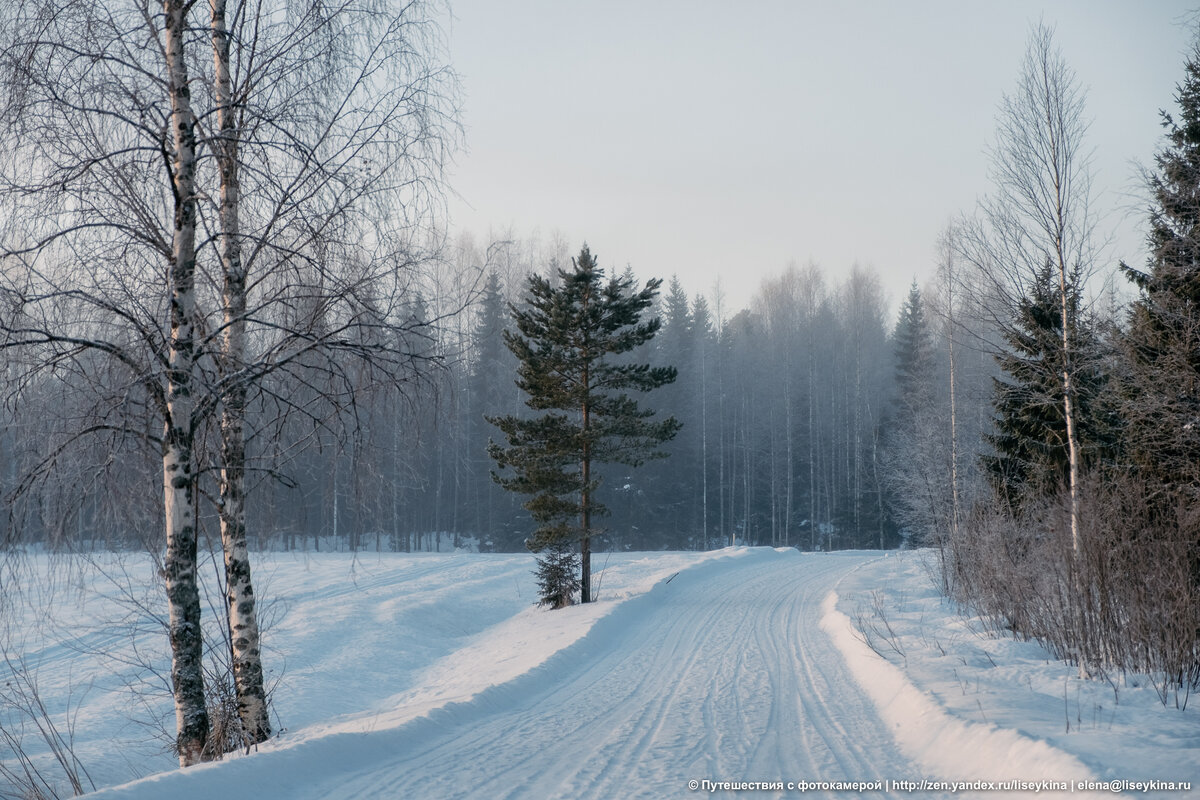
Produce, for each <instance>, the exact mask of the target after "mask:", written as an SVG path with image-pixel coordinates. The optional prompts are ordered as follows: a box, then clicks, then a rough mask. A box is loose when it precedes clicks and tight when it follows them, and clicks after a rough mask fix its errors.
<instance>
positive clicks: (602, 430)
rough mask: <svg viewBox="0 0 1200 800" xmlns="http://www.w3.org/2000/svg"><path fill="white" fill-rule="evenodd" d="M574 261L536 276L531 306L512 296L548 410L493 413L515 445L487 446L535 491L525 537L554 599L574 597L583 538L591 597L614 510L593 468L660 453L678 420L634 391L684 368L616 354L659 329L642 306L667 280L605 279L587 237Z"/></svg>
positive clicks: (521, 340) (523, 487)
mask: <svg viewBox="0 0 1200 800" xmlns="http://www.w3.org/2000/svg"><path fill="white" fill-rule="evenodd" d="M572 264H573V269H570V270H565V269H559V270H558V271H557V278H558V280H557V282H551V281H550V280H548V279H546V278H543V277H541V276H538V275H531V276H530V277H529V281H528V286H527V290H528V292H527V296H526V298H525V307H524V308H517V307H516V306H510V309H511V312H512V317H513V322H514V324H515V325H516V331H515V332H514V331H511V330H506V331H505V332H504V342H505V344H506V345H507V346H508V348H509V350H511V351H512V353H513V355H515V356H516V358H517V361H518V367H517V376H518V377H517V386H518V387H520V389H521V390H522V391H523V392H524V393H525V394H526V395H527V396H528V398H527V400H526V404H527V405H528V406H529V407H530V408H531V409H533V410H534V411H538V412H545V413H542V414H541V415H540V416H533V417H529V418H522V417H517V416H514V415H509V416H498V417H489V421H490V422H491V423H492V424H493V425H495V426H496V427H498V428H499V429H500V430H501V431H502V432H503V433H504V435H505V437H506V438H507V440H508V446H507V447H502V446H500V445H499V444H496V443H495V442H491V443H489V445H488V452H489V453H490V454H491V456H492V458H494V459H495V460H496V464H497V468H498V470H499V472H497V473H494V476H495V478H496V480H497V481H498V482H499V483H500V485H501V486H503V487H504V488H506V489H508V490H510V491H513V492H517V493H520V494H526V495H531V498H530V499H529V500H528V501H527V502H526V503H525V508H526V509H528V511H529V512H530V515H531V516H532V517H533V519H534V521H535V522H536V523H537V524H538V527H537V529H536V530H535V531H534V532H533V535H532V536H530V538H529V539H528V540H527V541H526V545H527V546H528V547H529V549H530V550H532V551H534V552H536V553H540V554H541V556H540V557H539V560H538V564H539V567H538V574H539V580H540V582H541V587H542V603H543V604H548V605H551V606H552V607H555V608H559V607H562V606H563V605H566V604H568V603H569V602H570V601H571V593H572V592H573V588H572V586H573V584H572V583H571V581H570V580H568V579H567V575H568V573H569V574H570V575H571V576H573V575H574V564H573V562H572V560H571V558H569V556H570V555H573V554H570V553H569V550H568V548H569V547H570V544H571V543H572V542H573V541H578V542H579V546H580V551H579V565H580V569H581V574H580V578H579V590H580V599H581V600H582V602H585V603H587V602H590V601H591V600H592V592H591V539H592V536H593V535H595V534H596V529H595V528H594V527H593V520H594V519H595V518H597V517H600V516H602V515H604V514H605V513H606V512H607V509H606V508H605V507H604V505H603V504H601V503H599V502H598V501H597V500H596V498H595V492H596V490H597V488H599V485H600V480H599V477H598V475H597V474H596V472H595V470H594V467H595V466H596V465H598V464H602V463H619V464H625V465H628V466H634V467H636V466H638V465H640V464H641V463H643V462H644V461H645V460H646V459H649V458H660V457H662V456H663V455H664V454H663V452H662V451H661V450H660V449H659V448H660V446H661V445H662V444H663V443H665V442H667V441H669V440H670V439H672V438H673V437H674V436H675V434H676V432H677V431H678V430H679V428H680V424H679V423H678V422H677V421H676V420H675V419H674V418H673V417H668V418H667V419H664V420H653V419H651V418H652V417H653V416H654V412H653V411H651V410H648V409H642V408H640V407H639V406H638V403H637V401H636V400H635V399H633V398H632V397H630V396H629V394H628V391H630V390H636V391H640V392H648V391H650V390H652V389H656V388H658V387H659V386H662V385H664V384H668V383H671V382H672V381H674V380H675V375H676V372H675V368H674V367H667V366H661V367H652V366H650V365H649V364H637V363H631V362H630V361H629V359H627V358H625V359H621V358H618V357H619V356H621V355H623V354H626V353H629V352H630V351H632V350H634V349H635V348H637V347H639V346H641V345H643V344H646V343H647V342H649V341H650V340H651V339H653V338H654V335H655V334H656V333H657V332H658V330H659V328H660V326H661V321H660V320H659V319H658V318H657V317H653V318H650V319H643V314H644V312H645V311H646V310H647V309H648V308H650V307H651V304H652V303H653V302H654V298H655V296H656V295H657V294H658V287H659V286H660V285H661V283H662V282H661V281H660V280H651V281H648V282H647V283H646V285H645V288H643V289H642V290H641V291H635V289H634V280H633V278H632V276H631V275H629V274H626V275H625V276H623V277H621V278H611V279H609V280H608V281H607V282H605V280H604V270H602V269H600V267H599V266H598V265H597V262H596V259H595V257H593V256H592V254H591V252H590V250H589V249H588V247H587V245H586V244H585V245H584V247H583V249H582V250H581V251H580V253H579V257H578V258H576V259H573V260H572Z"/></svg>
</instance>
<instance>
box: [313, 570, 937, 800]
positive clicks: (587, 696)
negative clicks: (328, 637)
mask: <svg viewBox="0 0 1200 800" xmlns="http://www.w3.org/2000/svg"><path fill="white" fill-rule="evenodd" d="M868 558H870V556H865V555H861V554H857V555H856V554H845V555H843V554H827V555H823V554H813V555H809V554H804V555H802V554H799V553H796V552H795V551H788V552H782V553H781V552H775V551H762V550H759V551H754V552H751V553H749V554H745V555H744V556H742V557H738V558H731V559H721V560H718V561H715V562H711V563H706V564H701V565H699V566H697V567H694V568H691V569H688V570H685V571H684V572H682V573H680V574H678V575H677V576H676V577H675V578H674V579H673V580H671V581H670V582H669V583H666V584H660V585H659V586H657V587H656V588H655V589H654V590H653V591H652V592H650V593H648V594H647V595H644V596H642V597H639V598H635V599H633V600H630V601H627V602H626V603H624V604H622V605H621V606H619V607H618V608H617V609H615V610H614V612H613V613H612V614H611V615H609V616H608V617H605V618H604V619H602V620H600V621H599V622H597V623H596V626H595V627H594V628H593V629H592V631H591V632H590V633H589V634H588V636H587V637H585V638H584V639H583V640H581V641H580V642H579V643H577V644H576V645H573V646H572V647H570V648H568V649H567V650H566V651H563V652H562V653H560V654H559V655H557V656H555V657H553V658H551V659H550V660H549V661H548V662H547V663H546V664H545V665H543V667H542V668H540V669H539V670H536V671H535V673H534V674H531V675H527V676H523V677H522V678H521V679H518V680H517V681H514V682H513V683H512V684H509V685H506V686H504V687H497V688H496V689H495V690H490V691H489V692H488V693H485V696H482V697H480V698H478V699H476V700H473V701H471V702H470V703H467V704H463V705H461V706H458V707H453V708H451V709H448V710H447V711H446V712H445V713H442V714H435V715H434V716H433V717H432V718H431V719H430V720H423V721H414V723H413V725H414V726H415V727H414V730H413V731H411V733H412V734H413V735H410V736H403V737H400V738H399V739H398V740H397V741H396V742H395V744H396V746H397V749H396V750H395V751H393V752H392V753H391V756H390V757H388V758H386V759H381V760H380V761H375V762H374V763H371V764H369V765H367V764H357V765H355V767H352V768H351V771H350V772H349V774H342V775H337V776H335V775H327V776H323V777H324V778H325V779H324V780H321V781H319V782H318V783H317V784H316V785H311V784H310V785H309V786H308V787H307V788H308V789H309V791H306V792H304V794H305V795H306V796H311V797H314V798H315V797H329V798H334V797H338V798H342V797H355V798H393V797H409V798H512V799H513V800H516V799H517V798H528V799H529V800H534V799H537V800H542V799H544V798H558V797H561V798H573V799H578V800H585V799H586V798H604V799H605V800H608V799H609V798H639V797H645V798H667V797H689V796H696V795H695V794H694V793H693V791H689V782H690V781H699V782H702V781H705V780H708V781H712V782H723V781H733V782H743V781H746V782H751V781H753V782H758V781H761V782H776V781H783V782H788V781H792V782H800V781H875V780H880V781H883V780H898V779H906V780H911V779H913V778H916V779H918V780H919V779H920V774H919V772H918V770H917V768H916V767H915V766H914V765H913V764H912V763H911V762H910V761H908V760H907V759H906V758H905V757H904V756H903V755H902V754H901V753H900V752H899V751H898V750H897V748H896V745H895V744H894V742H893V740H892V737H891V736H890V735H889V732H888V730H887V729H886V727H885V725H884V723H883V722H882V721H881V720H880V718H879V716H878V714H877V713H876V711H875V709H874V707H873V706H872V705H871V703H870V701H869V700H867V699H866V698H864V697H863V694H862V692H861V690H860V689H859V687H858V686H857V684H855V682H854V679H853V678H852V677H850V675H849V674H848V673H847V672H846V670H845V668H844V665H843V662H842V658H841V656H840V655H839V653H838V651H837V650H836V649H835V648H834V646H833V644H832V642H831V641H830V639H829V638H828V636H827V635H826V634H825V633H824V632H822V631H821V629H820V616H821V613H820V609H821V601H822V600H823V598H824V597H825V596H826V594H828V592H829V591H830V589H832V588H833V587H834V585H835V584H836V583H837V581H838V580H839V579H840V578H841V576H842V575H844V574H845V573H846V572H847V571H848V570H850V569H852V568H853V567H854V566H856V565H857V564H859V563H861V562H862V561H864V560H866V559H868ZM406 727H409V726H406ZM347 766H349V765H347ZM701 786H702V788H701V790H700V794H701V795H703V794H705V792H704V790H703V784H702V785H701ZM752 794H753V796H754V797H785V796H794V795H795V794H796V793H794V792H788V791H786V790H785V791H783V792H774V791H765V792H762V791H756V792H753V793H752ZM810 794H811V793H810ZM841 794H843V795H844V794H845V793H841ZM818 796H819V793H818Z"/></svg>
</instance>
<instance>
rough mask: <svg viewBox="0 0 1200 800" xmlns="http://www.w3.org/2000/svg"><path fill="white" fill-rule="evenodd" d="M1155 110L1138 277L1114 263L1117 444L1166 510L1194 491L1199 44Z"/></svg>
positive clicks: (1199, 296)
mask: <svg viewBox="0 0 1200 800" xmlns="http://www.w3.org/2000/svg"><path fill="white" fill-rule="evenodd" d="M1185 70H1186V74H1185V76H1184V79H1183V82H1182V83H1181V84H1180V85H1179V86H1178V87H1177V93H1176V101H1177V103H1178V106H1179V117H1178V120H1177V119H1176V118H1175V117H1172V116H1171V115H1170V114H1168V113H1166V112H1165V111H1164V112H1162V124H1163V127H1164V129H1165V130H1166V138H1167V144H1166V147H1165V148H1164V149H1163V150H1162V151H1161V152H1159V153H1158V155H1157V156H1156V157H1155V166H1156V169H1155V171H1154V172H1153V173H1151V174H1150V175H1149V176H1148V183H1149V188H1150V190H1151V193H1152V197H1153V204H1152V206H1151V214H1150V235H1149V245H1150V256H1149V259H1148V263H1147V268H1146V271H1144V272H1143V271H1140V270H1136V269H1133V268H1132V267H1129V266H1128V265H1126V264H1122V265H1121V266H1122V269H1123V270H1124V272H1125V275H1126V276H1127V277H1128V278H1129V279H1130V280H1132V281H1133V282H1134V283H1135V284H1136V285H1137V286H1138V288H1139V289H1140V290H1141V297H1140V298H1139V299H1138V300H1137V301H1136V302H1135V303H1134V304H1133V306H1132V309H1131V313H1130V319H1129V327H1128V332H1127V335H1126V337H1125V342H1124V344H1125V351H1126V354H1127V357H1128V363H1129V367H1130V373H1131V374H1130V378H1129V380H1128V381H1126V382H1125V383H1126V387H1125V394H1126V398H1127V399H1126V405H1125V416H1126V420H1127V423H1128V427H1127V430H1126V436H1125V440H1126V442H1127V446H1128V455H1129V457H1130V458H1131V459H1132V461H1133V463H1134V465H1135V467H1136V468H1137V469H1138V472H1139V473H1140V474H1141V475H1142V477H1144V478H1148V479H1150V480H1149V484H1150V488H1151V493H1152V495H1154V496H1155V497H1156V498H1157V502H1158V503H1159V504H1160V506H1161V507H1162V508H1163V510H1168V509H1169V508H1170V507H1171V506H1172V505H1174V501H1175V499H1183V498H1182V497H1179V495H1180V494H1182V495H1185V496H1190V497H1191V499H1192V500H1194V499H1195V495H1196V494H1197V491H1198V490H1197V486H1200V483H1198V480H1200V425H1197V424H1196V420H1197V419H1200V42H1198V43H1197V44H1196V46H1195V47H1194V49H1193V52H1192V55H1191V57H1190V58H1189V59H1188V61H1187V64H1186V67H1185Z"/></svg>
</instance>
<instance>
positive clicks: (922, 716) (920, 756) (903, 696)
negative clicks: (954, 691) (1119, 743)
mask: <svg viewBox="0 0 1200 800" xmlns="http://www.w3.org/2000/svg"><path fill="white" fill-rule="evenodd" d="M837 602H838V596H837V593H836V592H830V593H829V594H828V595H827V596H826V597H825V601H824V602H823V603H822V605H821V629H822V630H824V631H825V632H826V633H828V634H829V636H830V637H832V639H833V641H834V644H836V645H837V647H838V649H839V650H840V651H841V652H842V655H843V656H844V657H845V659H846V665H847V666H848V667H849V668H850V671H851V672H852V673H853V674H854V677H855V679H856V680H857V681H858V683H859V685H860V686H862V688H863V690H864V691H865V692H866V693H867V694H868V695H869V696H870V698H871V699H872V701H874V703H875V705H876V706H877V707H878V708H879V713H880V716H882V717H883V719H884V722H886V723H887V724H888V726H889V727H890V728H891V730H892V734H893V735H894V736H895V738H896V743H897V744H899V745H900V749H901V750H903V751H904V753H905V754H906V755H907V756H909V757H910V758H912V759H913V760H914V761H916V762H917V763H919V764H920V765H921V766H922V767H924V768H926V769H928V770H929V771H930V772H931V773H934V774H936V775H939V776H942V777H944V778H946V779H948V780H961V781H979V780H983V781H1012V780H1022V781H1030V782H1039V781H1093V780H1096V776H1095V775H1093V774H1092V772H1091V771H1090V770H1089V769H1088V768H1087V767H1085V766H1084V765H1083V764H1082V763H1080V762H1079V760H1077V759H1075V758H1073V757H1071V756H1069V755H1067V754H1066V753H1064V752H1062V751H1060V750H1056V749H1055V748H1053V747H1051V746H1050V745H1048V744H1046V743H1045V742H1039V741H1034V740H1032V739H1028V738H1026V737H1024V736H1022V735H1020V734H1019V733H1016V732H1015V731H1011V730H1005V729H1002V728H998V727H996V726H995V725H984V724H979V723H972V722H964V721H962V720H959V719H955V718H954V717H952V716H950V715H949V714H947V713H946V712H945V711H943V710H942V708H941V707H940V706H939V705H938V704H937V703H935V702H934V701H933V700H932V699H931V698H930V697H929V696H928V695H926V694H925V693H924V692H921V691H920V690H919V689H917V688H916V687H915V686H913V685H912V684H911V683H909V681H908V678H907V677H905V675H904V673H903V672H901V671H900V670H899V669H898V668H897V667H895V666H894V665H892V664H891V663H889V662H888V661H886V660H885V659H883V658H882V657H881V656H879V655H878V654H877V653H876V652H875V651H874V650H872V649H871V648H870V647H868V646H867V644H866V643H865V642H864V641H863V639H862V636H861V634H859V633H858V632H857V631H856V630H855V628H854V625H853V624H852V623H851V622H850V618H849V617H847V616H846V615H845V614H843V613H842V612H841V611H838V609H837ZM998 765H1002V766H998Z"/></svg>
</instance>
